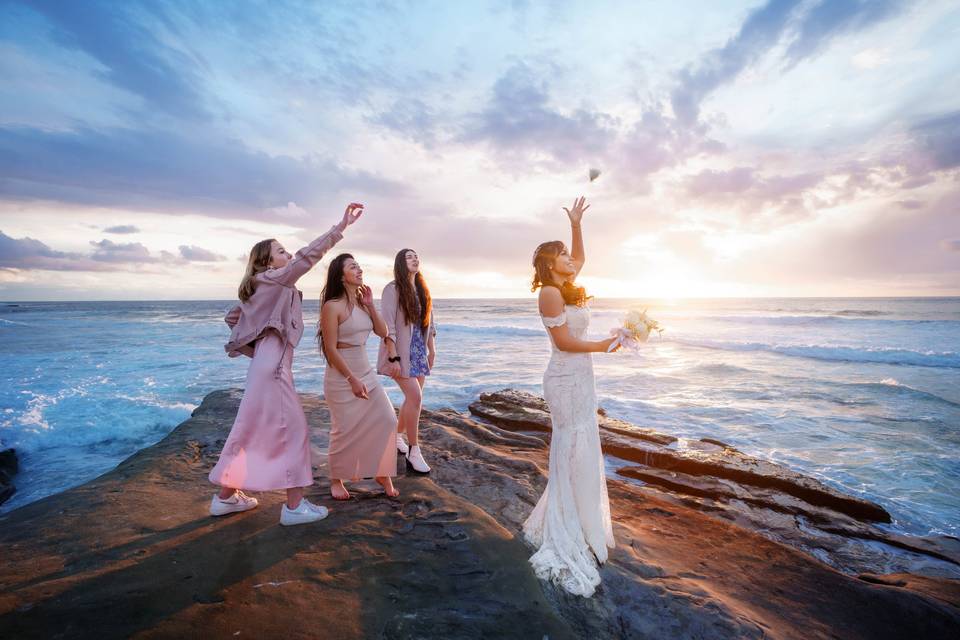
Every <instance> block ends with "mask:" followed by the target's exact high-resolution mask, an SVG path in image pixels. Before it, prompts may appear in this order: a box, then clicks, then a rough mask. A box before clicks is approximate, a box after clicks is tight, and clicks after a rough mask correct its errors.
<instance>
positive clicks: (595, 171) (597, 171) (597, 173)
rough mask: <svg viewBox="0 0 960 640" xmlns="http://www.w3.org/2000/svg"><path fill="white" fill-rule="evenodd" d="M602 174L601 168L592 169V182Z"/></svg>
mask: <svg viewBox="0 0 960 640" xmlns="http://www.w3.org/2000/svg"><path fill="white" fill-rule="evenodd" d="M599 176H600V169H590V182H593V181H594V180H596V179H597V178H598V177H599Z"/></svg>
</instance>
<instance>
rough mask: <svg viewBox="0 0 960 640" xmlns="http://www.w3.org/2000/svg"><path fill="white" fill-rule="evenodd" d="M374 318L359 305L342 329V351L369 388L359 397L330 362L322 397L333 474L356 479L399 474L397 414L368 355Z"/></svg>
mask: <svg viewBox="0 0 960 640" xmlns="http://www.w3.org/2000/svg"><path fill="white" fill-rule="evenodd" d="M372 330H373V321H372V320H371V319H370V316H368V315H367V314H366V312H364V311H361V310H360V309H359V308H358V307H356V306H354V307H353V309H351V311H350V315H349V316H348V317H347V319H346V320H344V321H343V322H342V323H341V324H340V327H339V329H338V336H337V342H339V343H342V344H348V345H350V346H349V347H338V349H337V350H338V351H339V352H340V355H341V356H342V357H343V359H344V360H345V361H346V362H347V366H348V367H350V371H351V372H352V373H353V375H354V376H355V377H356V378H357V379H358V380H360V381H361V382H363V384H364V385H366V387H367V395H368V398H367V399H366V400H365V399H363V398H358V397H356V396H355V395H353V391H351V390H350V383H349V382H347V379H346V378H344V377H343V375H341V374H340V372H339V371H337V369H336V367H333V366H331V365H330V362H329V361H327V369H326V371H325V372H324V374H323V395H324V398H325V399H326V401H327V406H328V407H330V423H331V424H330V455H329V458H328V464H329V467H330V477H331V478H336V479H338V480H356V479H358V478H374V477H377V476H395V475H397V439H396V433H397V414H396V413H395V412H394V410H393V404H391V403H390V398H388V397H387V392H386V391H384V390H383V387H382V386H381V385H380V379H379V378H378V377H377V373H376V371H374V370H373V367H372V366H371V365H370V360H369V359H368V358H367V350H366V344H367V337H368V336H369V335H370V332H371V331H372Z"/></svg>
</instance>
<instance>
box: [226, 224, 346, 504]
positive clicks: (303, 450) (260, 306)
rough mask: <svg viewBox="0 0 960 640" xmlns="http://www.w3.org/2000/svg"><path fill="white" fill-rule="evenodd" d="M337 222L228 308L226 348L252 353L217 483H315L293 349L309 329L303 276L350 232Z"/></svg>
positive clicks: (250, 486)
mask: <svg viewBox="0 0 960 640" xmlns="http://www.w3.org/2000/svg"><path fill="white" fill-rule="evenodd" d="M343 228H344V224H343V223H341V224H340V225H336V226H334V227H333V228H331V229H330V231H329V232H327V233H325V234H323V235H321V236H320V237H318V238H317V239H316V240H314V241H313V242H311V243H310V244H309V245H307V246H306V247H304V248H303V249H301V250H300V251H298V252H297V255H296V256H295V257H294V258H293V259H292V260H291V261H290V262H289V263H287V265H286V266H285V267H281V268H280V269H269V270H267V271H265V272H263V273H259V274H257V276H256V290H255V291H254V293H253V295H252V296H250V298H249V299H248V300H247V301H246V302H243V303H241V304H240V305H238V306H237V307H235V308H234V309H232V310H231V311H230V313H228V314H227V317H226V321H227V324H229V325H230V326H231V327H232V331H231V335H230V341H229V342H228V343H227V345H226V350H227V352H228V353H229V354H230V355H231V356H238V355H240V354H243V355H249V356H251V357H252V361H251V362H250V369H249V370H248V371H247V384H246V387H245V388H244V391H243V399H242V400H241V401H240V408H239V410H238V411H237V417H236V420H235V421H234V423H233V427H232V428H231V429H230V435H229V436H227V441H226V443H224V445H223V451H221V452H220V459H219V460H218V461H217V464H216V466H215V467H214V468H213V470H212V471H211V472H210V476H209V478H210V482H213V483H214V484H218V485H220V486H222V487H229V488H231V489H244V490H250V491H273V490H276V489H293V488H295V487H307V486H310V485H311V484H313V469H312V467H311V464H310V433H309V430H308V429H307V418H306V416H305V415H304V413H303V406H302V405H301V404H300V396H298V395H297V390H296V388H294V386H293V371H292V365H293V352H294V349H296V347H297V344H298V343H299V342H300V338H301V336H302V335H303V306H302V297H303V294H301V293H300V291H299V290H298V289H297V288H296V283H297V280H299V279H300V277H301V276H303V275H304V274H305V273H307V272H308V271H309V270H310V269H311V268H312V267H313V266H314V265H315V264H316V263H317V261H319V260H320V258H321V257H322V256H323V254H324V253H326V252H327V251H328V250H329V249H330V248H331V247H333V245H335V244H336V243H337V242H338V241H339V240H340V239H341V238H343V235H342V233H343Z"/></svg>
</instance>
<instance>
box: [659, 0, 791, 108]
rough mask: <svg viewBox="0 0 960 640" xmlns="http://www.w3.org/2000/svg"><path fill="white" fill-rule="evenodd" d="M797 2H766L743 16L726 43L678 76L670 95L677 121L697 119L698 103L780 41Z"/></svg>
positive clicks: (770, 0)
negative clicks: (735, 32)
mask: <svg viewBox="0 0 960 640" xmlns="http://www.w3.org/2000/svg"><path fill="white" fill-rule="evenodd" d="M799 4H800V3H799V1H798V0H769V1H768V2H767V3H766V4H765V5H763V6H762V7H759V8H757V9H754V10H753V11H752V12H750V14H749V15H748V16H747V19H746V20H745V21H744V23H743V25H742V26H741V27H740V30H739V31H738V32H737V34H736V35H735V36H733V37H732V38H730V40H728V41H727V43H726V44H725V45H724V46H722V47H719V48H717V49H714V50H712V51H710V52H708V53H707V54H706V55H704V56H703V58H702V59H701V60H700V61H699V63H698V64H697V65H695V66H690V67H687V68H686V69H684V70H683V71H682V72H681V73H680V77H679V80H680V82H679V84H678V86H677V87H676V88H675V89H674V90H673V92H672V93H671V95H670V103H671V105H672V106H673V112H674V114H676V116H677V118H678V119H679V120H680V121H681V122H682V123H684V124H688V125H689V124H692V123H694V122H696V121H697V120H698V119H699V117H700V103H701V102H703V100H704V99H705V98H706V97H707V96H708V95H710V93H712V92H713V91H715V90H716V89H717V88H718V87H720V86H721V85H723V84H725V83H727V82H730V81H731V80H733V79H735V78H736V77H737V76H738V75H739V74H740V72H741V71H743V70H744V69H745V68H746V67H747V66H748V65H749V64H750V63H752V62H754V61H755V60H757V59H758V58H760V57H761V56H762V55H764V54H765V53H766V52H767V51H768V50H769V49H771V48H772V47H773V46H774V45H775V44H777V42H778V41H779V40H780V36H781V34H782V33H783V31H784V29H785V28H786V26H787V23H788V20H789V18H790V15H791V14H792V13H793V11H794V9H796V7H797V5H799Z"/></svg>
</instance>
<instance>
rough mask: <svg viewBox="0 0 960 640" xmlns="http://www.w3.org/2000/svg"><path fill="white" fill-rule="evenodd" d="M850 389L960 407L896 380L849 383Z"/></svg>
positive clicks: (885, 379) (950, 401) (955, 403)
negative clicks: (867, 390)
mask: <svg viewBox="0 0 960 640" xmlns="http://www.w3.org/2000/svg"><path fill="white" fill-rule="evenodd" d="M845 386H848V387H855V388H861V389H869V390H873V391H879V392H881V393H887V394H890V393H892V394H896V395H901V396H904V397H909V398H916V399H919V400H928V401H932V402H937V403H940V404H945V405H948V406H951V407H960V403H958V402H954V401H953V400H948V399H946V398H944V397H943V396H938V395H937V394H935V393H931V392H929V391H923V390H921V389H916V388H914V387H911V386H910V385H906V384H903V383H901V382H898V381H897V380H896V379H894V378H884V379H883V380H881V381H880V382H848V383H846V384H845Z"/></svg>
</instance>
